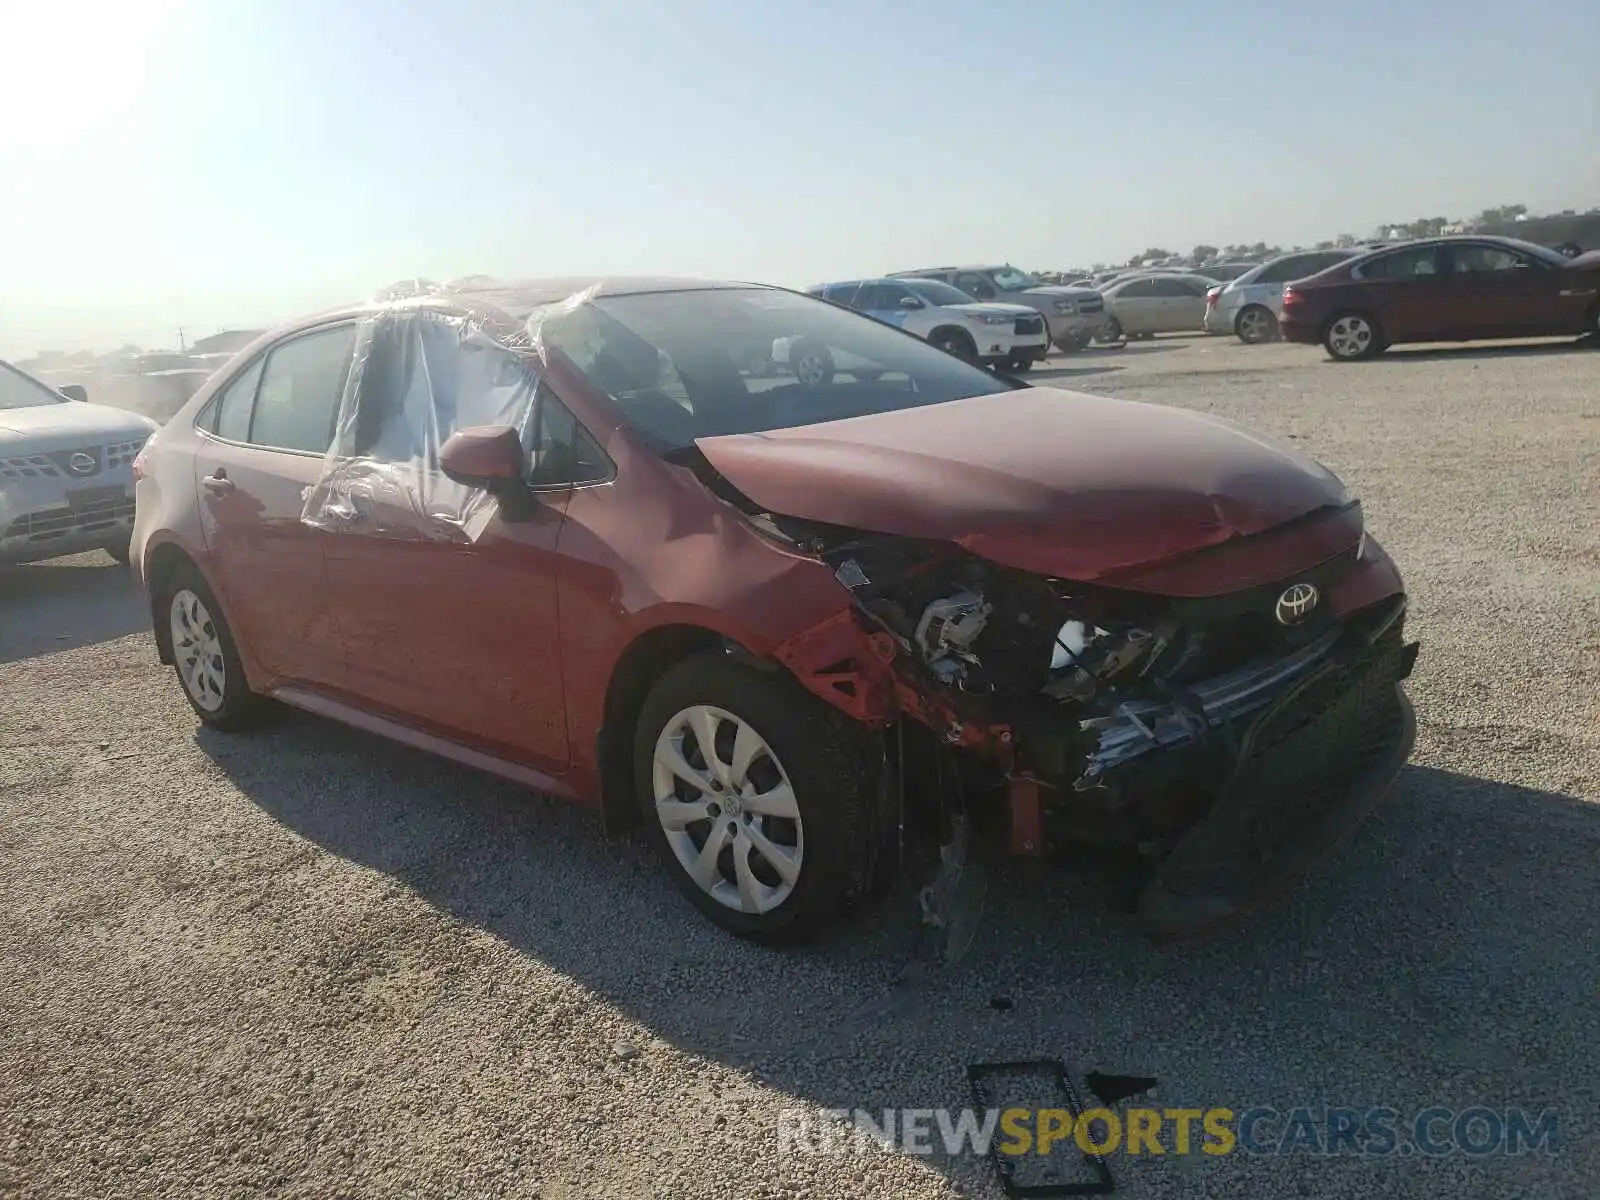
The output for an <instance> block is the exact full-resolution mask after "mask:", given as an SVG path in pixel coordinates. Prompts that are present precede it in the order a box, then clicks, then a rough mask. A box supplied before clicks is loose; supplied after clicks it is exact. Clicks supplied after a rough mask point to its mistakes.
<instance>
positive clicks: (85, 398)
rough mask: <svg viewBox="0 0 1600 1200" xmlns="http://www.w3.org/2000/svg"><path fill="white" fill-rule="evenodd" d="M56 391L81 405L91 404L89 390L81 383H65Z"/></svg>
mask: <svg viewBox="0 0 1600 1200" xmlns="http://www.w3.org/2000/svg"><path fill="white" fill-rule="evenodd" d="M56 390H57V391H59V392H60V393H61V394H62V395H63V396H65V397H66V398H67V399H68V400H76V401H77V402H78V403H79V404H87V403H89V390H88V389H87V388H86V387H84V386H83V384H81V383H64V384H62V385H61V386H60V387H59V388H57V389H56Z"/></svg>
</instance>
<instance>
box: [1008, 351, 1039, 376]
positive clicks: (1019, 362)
mask: <svg viewBox="0 0 1600 1200" xmlns="http://www.w3.org/2000/svg"><path fill="white" fill-rule="evenodd" d="M1036 361H1038V360H1036V359H1035V358H1034V357H1033V355H1032V354H1016V355H1013V356H1012V357H1010V358H1008V359H1006V361H1005V366H1004V369H1005V370H1007V371H1018V372H1021V371H1031V370H1033V364H1034V363H1035V362H1036Z"/></svg>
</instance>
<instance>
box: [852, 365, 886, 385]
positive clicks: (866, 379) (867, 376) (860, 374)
mask: <svg viewBox="0 0 1600 1200" xmlns="http://www.w3.org/2000/svg"><path fill="white" fill-rule="evenodd" d="M850 374H851V376H852V377H853V378H854V379H855V381H856V382H857V383H877V382H878V380H880V379H882V378H883V372H882V371H878V370H869V369H868V368H866V367H863V368H861V370H859V371H851V372H850Z"/></svg>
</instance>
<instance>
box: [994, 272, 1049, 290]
mask: <svg viewBox="0 0 1600 1200" xmlns="http://www.w3.org/2000/svg"><path fill="white" fill-rule="evenodd" d="M989 278H990V279H992V280H994V285H995V287H997V288H999V289H1000V290H1001V291H1002V292H1025V291H1027V290H1028V289H1029V288H1031V287H1038V286H1039V283H1038V281H1037V280H1035V279H1034V277H1033V276H1032V275H1029V274H1028V273H1027V272H1026V271H1019V270H1017V269H1016V268H1015V267H998V268H996V269H995V270H993V271H990V272H989Z"/></svg>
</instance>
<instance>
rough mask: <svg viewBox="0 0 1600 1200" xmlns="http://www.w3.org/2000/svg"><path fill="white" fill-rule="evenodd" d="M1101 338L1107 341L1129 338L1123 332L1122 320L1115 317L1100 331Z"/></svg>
mask: <svg viewBox="0 0 1600 1200" xmlns="http://www.w3.org/2000/svg"><path fill="white" fill-rule="evenodd" d="M1100 340H1101V341H1102V342H1106V343H1110V342H1121V341H1125V340H1127V335H1126V334H1124V333H1123V332H1122V322H1121V321H1119V320H1117V319H1116V318H1115V317H1112V318H1111V319H1110V320H1109V321H1107V322H1106V326H1105V328H1104V329H1103V330H1101V331H1100Z"/></svg>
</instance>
